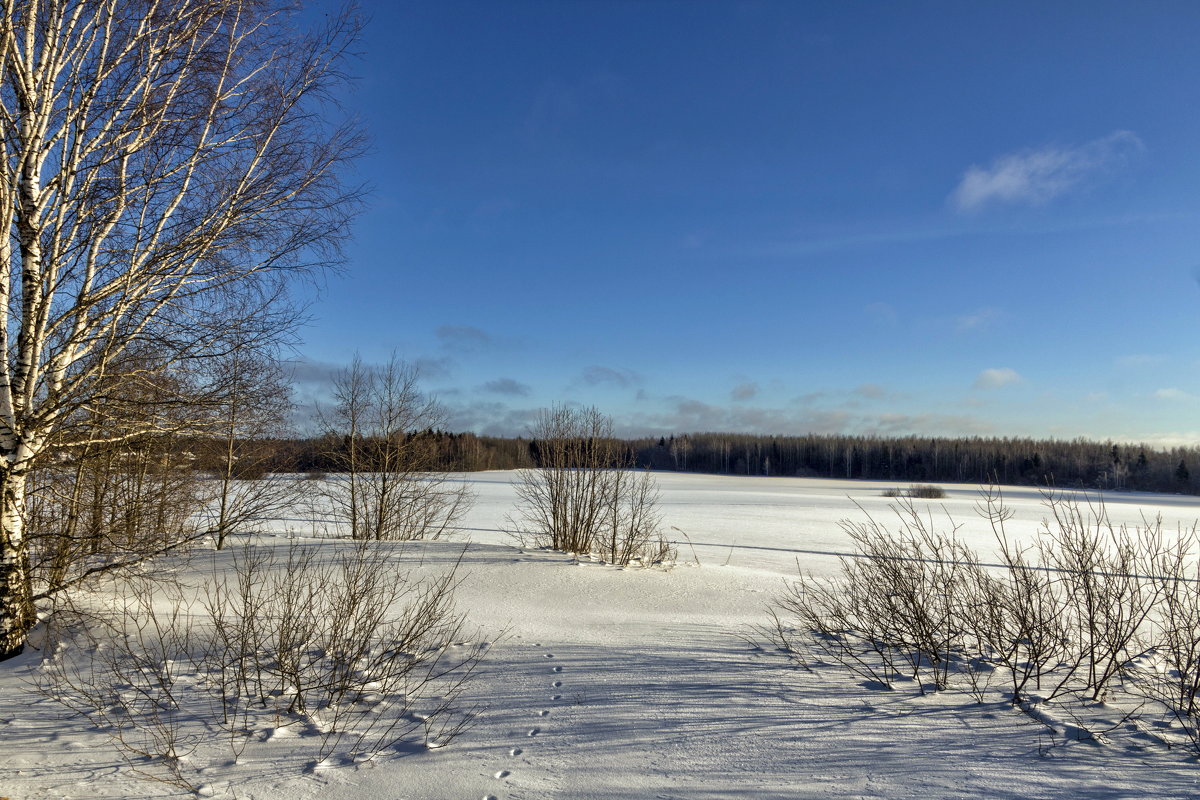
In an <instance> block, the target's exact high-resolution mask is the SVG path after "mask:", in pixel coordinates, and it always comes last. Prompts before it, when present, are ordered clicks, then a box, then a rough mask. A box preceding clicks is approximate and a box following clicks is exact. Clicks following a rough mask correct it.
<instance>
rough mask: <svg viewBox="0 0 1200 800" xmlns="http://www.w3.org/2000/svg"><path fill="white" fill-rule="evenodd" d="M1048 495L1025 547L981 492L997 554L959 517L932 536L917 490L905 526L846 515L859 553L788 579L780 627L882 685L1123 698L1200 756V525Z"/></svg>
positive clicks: (1032, 706) (1030, 705) (904, 512)
mask: <svg viewBox="0 0 1200 800" xmlns="http://www.w3.org/2000/svg"><path fill="white" fill-rule="evenodd" d="M1046 506H1047V509H1048V511H1049V515H1048V517H1047V519H1046V520H1045V521H1044V523H1043V525H1042V527H1041V529H1040V531H1039V532H1038V535H1037V536H1036V537H1035V538H1034V540H1033V541H1030V542H1026V543H1020V542H1016V541H1014V540H1013V539H1011V538H1010V537H1009V536H1008V535H1007V534H1006V533H1005V522H1006V521H1007V520H1008V519H1010V512H1009V511H1008V510H1006V509H1005V507H1004V505H1003V502H1002V498H1001V496H1000V494H999V492H998V491H987V492H985V494H984V499H983V501H982V502H981V503H980V504H979V508H980V511H981V513H982V514H983V515H984V516H985V517H986V518H987V520H988V521H989V522H990V524H991V526H992V529H993V531H994V532H995V534H996V539H997V542H998V552H999V563H998V564H984V563H982V562H981V561H980V559H979V558H978V556H977V554H976V553H974V552H972V551H971V550H970V549H969V548H967V547H966V546H965V545H964V544H963V543H962V542H961V541H959V540H958V539H957V538H955V536H954V531H955V530H956V529H957V526H955V525H953V524H952V525H951V530H950V531H949V532H948V533H947V532H939V531H936V530H935V529H934V525H933V523H932V520H931V519H930V518H928V517H927V516H923V515H922V513H921V512H919V511H918V510H917V509H916V508H915V506H914V505H913V503H912V501H911V500H902V501H901V502H900V503H899V504H898V505H897V507H896V510H897V511H898V512H899V517H900V525H899V527H898V528H897V529H894V530H893V529H889V528H887V527H886V526H884V525H882V524H881V523H879V522H877V521H876V520H874V519H870V518H868V520H867V521H866V522H844V523H843V528H844V530H845V531H846V532H847V533H848V534H849V535H850V537H851V539H852V540H853V541H854V543H855V550H856V552H855V553H854V555H852V556H847V557H843V558H842V559H841V568H840V571H839V574H838V575H837V576H836V577H833V578H829V579H816V578H813V577H801V578H800V579H799V580H797V581H795V582H794V583H793V584H791V585H790V586H789V588H788V590H787V591H786V593H785V594H784V595H783V596H782V597H780V598H779V599H778V603H777V607H776V609H775V621H774V625H773V626H772V628H771V629H770V633H771V636H772V638H773V639H774V640H775V642H776V643H777V644H778V645H780V646H781V647H782V648H783V649H785V650H786V651H787V652H788V653H789V654H790V655H791V656H792V657H793V658H794V659H796V660H797V661H798V662H800V663H801V664H808V663H810V660H811V659H814V658H816V659H822V660H825V659H828V660H832V661H834V662H836V663H839V664H841V665H843V666H844V667H846V668H848V669H849V670H850V671H851V672H853V673H855V674H857V675H859V676H860V677H862V678H864V679H866V680H868V681H870V682H871V684H872V685H874V686H877V687H879V688H888V689H891V688H895V687H896V685H897V683H898V682H900V681H908V680H911V681H914V682H915V684H916V685H917V686H918V687H920V690H921V691H922V692H926V691H939V690H945V689H951V688H959V689H963V690H965V691H968V692H969V693H971V694H972V695H974V696H975V697H976V698H977V699H978V700H979V701H980V702H982V700H983V697H984V695H985V694H986V693H988V692H989V691H997V690H998V691H1001V692H1003V694H1004V695H1005V696H1006V697H1007V698H1008V700H1009V701H1010V702H1011V703H1013V704H1014V705H1018V706H1020V707H1022V709H1023V710H1025V711H1027V712H1028V713H1030V714H1031V715H1033V716H1035V718H1039V717H1038V714H1039V712H1038V709H1039V708H1042V707H1044V705H1045V704H1048V703H1051V702H1055V701H1057V702H1059V703H1062V702H1065V701H1066V700H1068V699H1073V700H1076V701H1078V702H1079V703H1083V704H1088V703H1096V702H1103V701H1105V700H1110V699H1114V698H1115V697H1116V696H1117V695H1122V696H1124V697H1125V698H1126V699H1131V700H1132V701H1135V703H1134V704H1135V705H1136V706H1137V707H1138V708H1143V707H1146V708H1149V707H1153V708H1158V709H1160V710H1162V711H1163V712H1165V713H1166V714H1167V715H1168V716H1170V717H1173V718H1174V720H1175V721H1176V727H1177V728H1178V729H1179V730H1180V731H1181V732H1182V734H1183V736H1184V738H1185V740H1186V741H1187V742H1189V743H1190V745H1191V747H1192V748H1193V749H1194V750H1195V751H1196V752H1197V753H1200V701H1198V699H1197V692H1198V691H1200V591H1198V589H1197V586H1198V584H1200V564H1198V562H1197V560H1196V552H1197V546H1198V545H1200V538H1198V537H1197V532H1196V529H1195V528H1192V529H1190V530H1184V531H1180V532H1179V533H1178V535H1167V534H1166V533H1165V532H1164V530H1163V527H1162V521H1161V519H1155V520H1152V521H1146V522H1145V524H1143V525H1141V526H1136V527H1132V528H1131V527H1127V526H1115V525H1114V524H1112V523H1111V522H1110V520H1109V518H1108V515H1107V512H1106V511H1105V509H1104V506H1103V505H1102V504H1100V503H1087V502H1084V503H1081V502H1079V501H1078V500H1075V499H1072V498H1068V497H1065V496H1062V495H1047V498H1046ZM1139 713H1140V712H1139ZM1043 721H1045V720H1044V719H1043Z"/></svg>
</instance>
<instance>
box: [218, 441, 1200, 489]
mask: <svg viewBox="0 0 1200 800" xmlns="http://www.w3.org/2000/svg"><path fill="white" fill-rule="evenodd" d="M407 436H409V437H411V438H412V439H413V440H415V441H416V442H418V443H419V444H420V445H421V446H422V447H424V448H428V449H429V450H430V451H432V454H433V455H431V457H430V459H429V463H430V464H431V468H433V469H438V470H448V471H456V472H474V471H479V470H492V469H521V468H526V467H532V466H538V465H539V461H540V453H541V450H542V447H543V445H542V443H540V442H539V441H538V440H537V439H536V438H529V439H527V438H502V437H494V436H478V435H476V434H473V433H450V432H447V431H442V430H424V431H414V432H411V433H409V434H407ZM349 444H350V443H349V442H348V441H345V440H344V439H343V440H339V439H338V438H337V437H334V436H329V435H326V436H321V437H314V438H308V439H278V440H271V441H269V442H263V445H264V446H267V447H269V448H270V449H271V450H273V451H274V455H273V457H272V458H271V459H270V460H269V461H268V462H266V463H260V462H256V464H260V466H259V468H260V469H264V470H266V471H271V472H337V471H339V467H338V463H339V458H338V454H339V453H340V452H342V451H344V450H346V449H347V448H348V447H349ZM620 444H621V446H620V447H619V448H617V451H619V452H620V453H621V457H622V459H623V463H628V457H629V456H632V461H633V462H634V463H636V464H637V465H638V466H640V467H649V468H651V469H655V470H670V471H676V472H699V473H712V474H722V475H759V476H799V477H811V478H850V479H863V480H885V481H896V482H897V483H907V482H913V483H915V482H927V481H928V482H946V483H979V484H982V483H990V482H993V481H994V482H998V483H1001V484H1007V485H1035V486H1050V485H1052V486H1058V487H1063V488H1077V487H1082V488H1089V489H1104V490H1139V491H1156V492H1183V493H1186V494H1196V493H1200V479H1197V480H1193V477H1192V469H1193V467H1195V466H1196V465H1197V464H1200V448H1191V447H1187V448H1185V447H1175V448H1170V449H1160V448H1153V447H1149V446H1145V445H1137V444H1124V443H1113V442H1111V441H1108V442H1095V441H1088V440H1085V439H1072V440H1069V441H1066V440H1056V439H1044V440H1043V439H1023V438H979V437H971V438H957V439H949V438H929V437H917V436H907V437H898V438H885V437H877V436H818V435H810V436H756V435H750V434H727V433H692V434H684V435H680V436H667V437H659V438H642V439H625V440H621V441H620ZM204 449H205V448H203V447H199V446H197V447H196V448H195V450H196V451H197V452H203V451H204ZM197 466H199V467H201V468H204V463H203V459H200V460H199V461H198V462H197Z"/></svg>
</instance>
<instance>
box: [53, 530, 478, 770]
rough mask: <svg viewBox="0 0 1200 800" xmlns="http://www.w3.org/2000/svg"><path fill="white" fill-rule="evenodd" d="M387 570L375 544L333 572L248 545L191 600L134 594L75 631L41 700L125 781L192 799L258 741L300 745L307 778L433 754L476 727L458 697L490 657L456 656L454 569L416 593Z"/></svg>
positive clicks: (170, 594) (62, 643)
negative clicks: (389, 755)
mask: <svg viewBox="0 0 1200 800" xmlns="http://www.w3.org/2000/svg"><path fill="white" fill-rule="evenodd" d="M387 561H388V551H387V550H385V549H382V548H381V547H380V546H379V545H376V544H374V543H371V542H357V543H355V544H354V545H353V546H352V548H351V549H349V550H348V551H347V552H345V553H343V554H342V555H341V556H340V557H339V558H337V559H334V560H333V562H332V563H330V562H328V561H325V562H323V561H321V560H320V557H319V555H318V551H317V550H316V549H314V548H309V547H296V546H293V547H291V548H290V549H289V550H288V551H287V553H286V555H285V556H282V557H281V556H278V555H276V554H275V553H274V552H273V551H272V550H271V549H270V548H254V547H251V546H247V547H245V548H244V549H243V550H241V551H240V552H239V553H237V554H236V555H235V557H234V558H233V569H232V575H227V574H226V572H225V571H223V570H218V571H216V572H215V573H214V580H213V581H212V582H211V583H210V584H209V585H208V587H207V588H205V589H204V590H203V592H202V593H201V595H200V597H199V599H198V600H192V599H189V596H188V595H187V594H185V593H184V592H182V591H180V587H179V586H178V585H176V584H170V583H167V584H163V585H160V586H157V587H156V586H155V585H154V584H152V583H149V582H144V583H141V584H136V583H130V584H127V587H126V588H127V592H126V593H125V595H124V596H123V597H122V598H120V600H119V601H118V603H117V604H116V606H115V607H114V608H112V609H109V610H108V612H109V613H101V614H96V613H94V610H93V613H90V614H88V615H87V617H86V618H82V617H79V616H77V615H71V616H70V617H68V618H76V619H86V624H82V625H78V626H75V627H76V630H74V631H69V633H72V634H73V635H71V636H65V635H64V636H60V637H59V638H58V640H57V644H56V645H55V646H54V647H53V648H52V651H51V653H50V655H49V656H48V658H47V659H46V660H45V662H44V664H43V673H42V674H43V676H44V678H45V682H44V686H43V689H44V691H45V692H46V693H47V694H49V695H50V696H51V697H53V698H54V699H56V700H58V701H59V702H61V703H63V704H65V705H66V706H67V707H68V708H70V709H71V710H72V711H74V712H75V713H78V714H82V715H85V716H86V717H88V718H89V719H91V720H92V721H93V722H95V723H96V724H97V726H98V727H100V728H101V729H102V730H104V731H106V732H108V733H109V735H110V736H111V737H112V738H113V740H114V743H115V744H116V745H117V749H118V752H120V753H121V754H122V756H123V757H124V758H125V760H126V762H127V763H128V764H129V766H130V767H131V768H132V769H133V770H134V771H136V772H138V773H139V774H142V775H145V776H147V777H153V778H156V779H158V780H163V781H166V782H169V783H172V784H175V785H179V786H182V787H185V788H187V789H189V790H192V791H198V790H200V789H201V788H202V787H201V786H198V785H197V777H198V776H197V775H196V774H195V773H194V772H193V771H192V769H191V767H193V766H196V765H200V764H203V763H204V762H205V761H206V760H210V759H212V758H214V757H216V755H217V754H218V753H219V752H220V751H221V749H222V748H224V749H225V752H226V754H227V755H226V758H228V757H229V756H232V759H233V760H234V761H237V760H238V759H239V758H240V757H241V755H242V753H243V751H244V750H245V749H246V748H247V747H249V746H256V747H264V746H266V745H265V744H264V743H263V735H264V732H265V734H266V738H267V741H272V740H275V739H279V738H284V737H293V736H302V737H307V741H308V742H309V744H310V746H309V747H307V748H304V747H302V748H301V752H306V753H307V756H306V757H307V758H309V759H310V761H309V763H310V766H320V765H323V764H327V763H349V762H357V761H361V760H364V759H369V758H373V757H375V756H376V755H378V754H381V753H383V752H384V751H385V750H389V749H392V748H395V747H396V746H397V745H399V744H401V743H405V742H411V743H412V744H417V745H425V746H430V747H436V746H441V745H443V744H445V743H446V742H448V741H449V740H450V739H452V738H454V737H455V736H456V735H457V734H458V733H459V732H460V731H461V730H462V729H463V727H464V726H465V725H466V723H467V722H468V721H469V720H470V718H471V716H472V714H471V712H470V711H469V710H464V708H463V707H462V705H461V703H460V700H459V698H460V696H461V694H462V692H463V689H464V688H465V686H466V682H467V681H468V680H469V679H470V677H471V676H472V675H473V673H474V671H475V668H476V666H477V665H478V664H479V661H480V659H481V658H482V655H483V648H482V646H475V645H471V646H468V645H467V644H466V643H465V642H461V641H459V640H460V639H461V637H462V636H463V633H464V627H463V626H464V621H463V617H462V616H461V615H460V614H458V613H456V612H455V610H454V608H453V606H452V601H451V598H452V590H453V587H454V584H455V582H456V578H455V571H454V570H451V571H449V572H447V573H446V574H444V575H443V576H441V577H440V578H436V579H433V580H429V581H415V580H411V579H410V578H409V577H408V576H406V575H405V573H404V572H401V571H398V570H397V569H396V568H395V565H393V564H389V563H386V562H387ZM97 623H101V624H99V625H98V624H97ZM88 639H90V640H91V642H92V644H91V646H86V644H85V643H86V642H87V641H88Z"/></svg>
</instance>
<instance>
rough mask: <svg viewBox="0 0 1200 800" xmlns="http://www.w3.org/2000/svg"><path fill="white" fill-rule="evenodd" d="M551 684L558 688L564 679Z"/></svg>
mask: <svg viewBox="0 0 1200 800" xmlns="http://www.w3.org/2000/svg"><path fill="white" fill-rule="evenodd" d="M550 685H551V686H553V687H554V688H555V689H557V688H558V687H560V686H562V681H555V682H554V683H552V684H550Z"/></svg>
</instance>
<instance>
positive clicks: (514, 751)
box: [508, 747, 522, 758]
mask: <svg viewBox="0 0 1200 800" xmlns="http://www.w3.org/2000/svg"><path fill="white" fill-rule="evenodd" d="M521 753H522V750H521V748H519V747H514V748H513V749H512V750H509V751H508V754H509V755H510V756H512V757H513V758H516V757H517V756H519V755H521Z"/></svg>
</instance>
